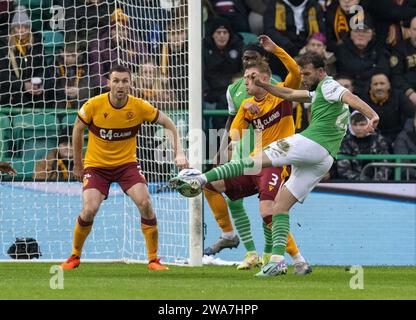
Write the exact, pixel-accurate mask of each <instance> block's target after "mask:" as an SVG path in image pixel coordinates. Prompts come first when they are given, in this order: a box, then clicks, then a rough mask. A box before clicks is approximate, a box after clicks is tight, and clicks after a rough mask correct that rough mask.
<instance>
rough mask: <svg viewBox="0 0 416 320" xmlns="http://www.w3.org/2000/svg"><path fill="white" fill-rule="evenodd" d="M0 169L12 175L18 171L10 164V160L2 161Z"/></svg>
mask: <svg viewBox="0 0 416 320" xmlns="http://www.w3.org/2000/svg"><path fill="white" fill-rule="evenodd" d="M0 171H1V172H3V173H8V174H10V175H12V176H14V175H16V174H17V171H16V170H14V169H13V167H12V166H11V165H10V162H0Z"/></svg>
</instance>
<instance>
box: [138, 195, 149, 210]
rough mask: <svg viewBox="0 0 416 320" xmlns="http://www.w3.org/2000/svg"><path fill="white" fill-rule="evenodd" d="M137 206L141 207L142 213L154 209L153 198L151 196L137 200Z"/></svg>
mask: <svg viewBox="0 0 416 320" xmlns="http://www.w3.org/2000/svg"><path fill="white" fill-rule="evenodd" d="M137 206H138V207H139V210H140V213H147V212H149V211H151V209H152V200H151V199H150V197H143V198H142V199H140V200H139V201H137Z"/></svg>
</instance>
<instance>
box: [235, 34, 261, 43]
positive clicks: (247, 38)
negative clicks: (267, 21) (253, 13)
mask: <svg viewBox="0 0 416 320" xmlns="http://www.w3.org/2000/svg"><path fill="white" fill-rule="evenodd" d="M238 34H239V35H240V36H241V37H242V38H243V42H244V44H246V45H247V44H249V43H253V42H254V43H255V42H258V40H257V36H256V35H255V34H254V33H250V32H239V33H238Z"/></svg>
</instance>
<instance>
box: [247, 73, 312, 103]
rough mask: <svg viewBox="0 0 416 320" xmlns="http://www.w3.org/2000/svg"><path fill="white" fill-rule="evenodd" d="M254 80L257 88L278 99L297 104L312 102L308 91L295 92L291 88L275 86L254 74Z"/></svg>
mask: <svg viewBox="0 0 416 320" xmlns="http://www.w3.org/2000/svg"><path fill="white" fill-rule="evenodd" d="M252 78H253V79H254V81H255V84H256V86H259V87H262V88H263V89H265V90H267V91H268V92H270V93H271V94H272V95H274V96H276V97H279V98H282V99H284V100H289V101H297V102H311V101H312V99H311V97H310V95H309V91H307V90H294V89H291V88H286V87H279V86H274V85H272V84H270V83H266V82H262V81H260V80H259V79H258V77H257V75H256V74H252Z"/></svg>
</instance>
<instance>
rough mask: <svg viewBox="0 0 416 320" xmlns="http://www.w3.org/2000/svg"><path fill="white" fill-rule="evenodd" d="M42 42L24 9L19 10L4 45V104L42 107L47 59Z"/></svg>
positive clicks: (0, 61)
mask: <svg viewBox="0 0 416 320" xmlns="http://www.w3.org/2000/svg"><path fill="white" fill-rule="evenodd" d="M42 53H43V49H42V42H41V39H40V38H39V37H38V36H37V35H35V34H33V33H32V32H31V21H30V19H29V16H28V14H27V12H26V8H25V7H24V6H19V7H17V11H16V13H15V15H14V16H13V19H12V21H11V24H10V30H9V36H8V37H7V38H6V43H3V44H2V45H0V103H1V104H3V105H11V106H14V107H28V108H30V107H42V100H44V97H43V95H44V90H43V61H42V60H43V59H42Z"/></svg>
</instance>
